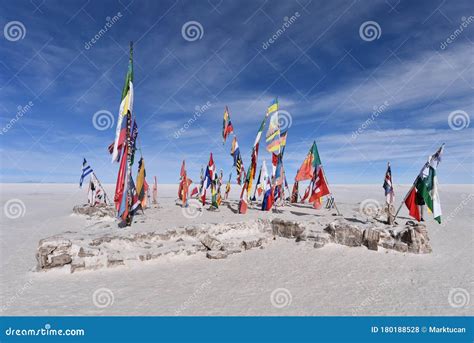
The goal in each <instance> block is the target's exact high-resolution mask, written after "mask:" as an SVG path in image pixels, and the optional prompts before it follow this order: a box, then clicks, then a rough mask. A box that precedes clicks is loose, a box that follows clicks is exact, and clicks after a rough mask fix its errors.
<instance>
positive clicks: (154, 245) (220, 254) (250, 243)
mask: <svg viewBox="0 0 474 343" xmlns="http://www.w3.org/2000/svg"><path fill="white" fill-rule="evenodd" d="M96 211H99V214H97V213H94V214H91V215H99V216H101V215H103V214H104V213H102V212H104V211H108V209H106V208H105V209H98V210H96ZM277 237H282V238H286V239H293V240H294V241H295V242H298V244H311V245H313V246H314V248H322V247H324V246H325V245H326V244H331V243H332V244H341V245H345V246H349V247H360V246H365V247H367V248H368V249H370V250H378V249H379V248H383V249H391V250H395V251H398V252H401V253H414V254H426V253H431V251H432V249H431V245H430V242H429V238H428V233H427V230H426V226H425V225H424V224H421V223H415V222H413V221H408V222H406V224H405V225H402V226H389V225H383V224H380V223H368V224H364V225H355V224H353V223H352V222H351V221H350V220H348V219H345V218H340V219H337V220H335V221H331V222H329V223H318V222H305V221H291V220H284V219H279V218H276V219H273V220H271V221H270V220H263V219H255V220H249V221H245V222H237V223H222V224H200V225H194V226H186V227H181V228H176V229H172V230H168V231H165V232H163V231H149V232H141V233H132V232H129V231H122V230H106V231H100V232H89V233H87V232H81V233H78V232H71V231H68V232H66V233H63V234H60V235H56V236H52V237H48V238H45V239H42V240H40V242H39V245H38V250H37V253H36V258H37V261H38V264H37V269H38V270H50V269H55V268H68V269H69V271H70V272H71V273H72V272H75V271H80V270H90V269H100V268H108V267H112V266H117V265H125V264H127V263H130V262H135V261H137V262H140V261H148V260H154V259H159V258H163V257H166V256H171V255H178V254H184V255H195V254H202V255H205V256H206V257H207V258H210V259H222V258H226V257H227V256H229V255H231V254H236V253H242V252H244V251H246V250H249V249H254V248H260V249H263V248H264V247H265V246H266V245H268V244H271V242H272V241H273V240H275V239H276V238H277Z"/></svg>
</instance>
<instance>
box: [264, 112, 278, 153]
mask: <svg viewBox="0 0 474 343" xmlns="http://www.w3.org/2000/svg"><path fill="white" fill-rule="evenodd" d="M266 142H267V150H268V151H269V152H271V153H274V154H277V155H278V154H280V126H279V124H278V111H276V112H274V113H273V114H272V116H271V118H270V122H269V124H268V131H267V136H266Z"/></svg>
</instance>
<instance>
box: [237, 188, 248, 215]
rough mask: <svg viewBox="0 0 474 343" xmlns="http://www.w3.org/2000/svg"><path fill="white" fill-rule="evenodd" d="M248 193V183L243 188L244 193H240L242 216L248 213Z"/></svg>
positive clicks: (240, 211)
mask: <svg viewBox="0 0 474 343" xmlns="http://www.w3.org/2000/svg"><path fill="white" fill-rule="evenodd" d="M246 193H247V181H246V182H245V183H244V185H243V186H242V191H241V192H240V201H239V213H240V214H245V213H247V208H248V204H247V198H248V195H247V194H246Z"/></svg>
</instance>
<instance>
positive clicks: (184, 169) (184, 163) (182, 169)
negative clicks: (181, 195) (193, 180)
mask: <svg viewBox="0 0 474 343" xmlns="http://www.w3.org/2000/svg"><path fill="white" fill-rule="evenodd" d="M179 176H180V178H183V177H186V162H185V161H184V160H183V163H182V164H181V171H180V172H179Z"/></svg>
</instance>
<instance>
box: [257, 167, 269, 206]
mask: <svg viewBox="0 0 474 343" xmlns="http://www.w3.org/2000/svg"><path fill="white" fill-rule="evenodd" d="M267 182H268V171H267V163H266V162H265V160H263V163H262V166H261V168H260V174H259V176H258V181H257V186H256V190H257V194H258V196H259V197H260V196H261V195H262V193H263V190H264V189H265V187H266V184H267Z"/></svg>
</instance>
